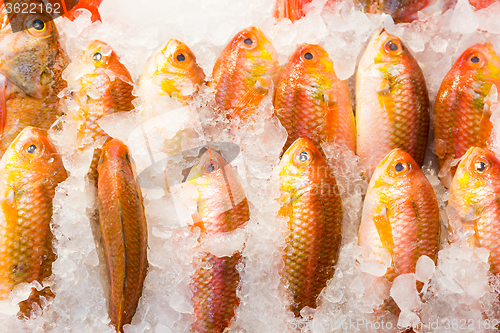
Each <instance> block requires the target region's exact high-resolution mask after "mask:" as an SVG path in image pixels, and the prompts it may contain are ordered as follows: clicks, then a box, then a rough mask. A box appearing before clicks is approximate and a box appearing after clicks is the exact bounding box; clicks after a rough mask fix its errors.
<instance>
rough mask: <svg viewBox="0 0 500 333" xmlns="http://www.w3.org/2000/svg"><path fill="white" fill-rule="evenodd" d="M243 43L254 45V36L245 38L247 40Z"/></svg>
mask: <svg viewBox="0 0 500 333" xmlns="http://www.w3.org/2000/svg"><path fill="white" fill-rule="evenodd" d="M243 43H245V44H246V45H252V44H253V40H252V38H245V40H244V41H243Z"/></svg>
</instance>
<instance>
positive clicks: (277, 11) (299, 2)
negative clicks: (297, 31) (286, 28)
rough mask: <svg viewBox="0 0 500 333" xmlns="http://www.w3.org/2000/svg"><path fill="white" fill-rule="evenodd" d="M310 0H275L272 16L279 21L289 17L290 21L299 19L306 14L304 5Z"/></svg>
mask: <svg viewBox="0 0 500 333" xmlns="http://www.w3.org/2000/svg"><path fill="white" fill-rule="evenodd" d="M311 1H312V0H276V5H275V7H274V13H273V15H274V18H276V20H278V21H280V20H282V19H285V18H287V19H289V20H290V21H292V22H295V21H297V20H300V19H301V18H302V17H304V16H305V15H306V13H305V11H304V6H305V5H307V4H308V3H310V2H311Z"/></svg>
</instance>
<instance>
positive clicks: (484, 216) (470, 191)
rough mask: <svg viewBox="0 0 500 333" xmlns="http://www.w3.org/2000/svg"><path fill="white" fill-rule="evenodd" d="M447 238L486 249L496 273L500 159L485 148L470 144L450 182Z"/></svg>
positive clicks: (499, 232) (499, 270)
mask: <svg viewBox="0 0 500 333" xmlns="http://www.w3.org/2000/svg"><path fill="white" fill-rule="evenodd" d="M447 213H448V216H449V217H450V220H449V221H450V228H449V230H450V242H451V243H453V244H463V245H464V246H466V247H471V248H476V247H481V248H485V249H487V250H488V251H489V252H490V256H489V262H490V265H491V266H490V271H491V272H492V273H493V274H498V273H500V249H499V248H498V243H499V236H500V226H499V225H498V219H499V216H500V161H499V160H498V158H496V157H495V155H494V154H493V152H491V151H490V150H488V149H486V148H480V147H471V148H469V150H467V152H466V153H465V155H464V156H463V157H462V159H461V161H460V164H459V165H458V167H457V170H456V173H455V175H454V177H453V181H452V183H451V186H450V198H449V200H448V207H447Z"/></svg>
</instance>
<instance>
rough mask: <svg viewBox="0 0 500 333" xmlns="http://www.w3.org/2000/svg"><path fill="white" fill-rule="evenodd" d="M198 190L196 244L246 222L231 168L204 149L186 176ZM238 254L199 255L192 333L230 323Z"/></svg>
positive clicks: (235, 304)
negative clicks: (194, 317) (199, 234)
mask: <svg viewBox="0 0 500 333" xmlns="http://www.w3.org/2000/svg"><path fill="white" fill-rule="evenodd" d="M187 180H188V182H189V183H191V184H192V185H194V186H195V188H196V189H197V191H198V195H197V199H196V202H197V206H198V211H197V213H196V217H195V226H197V227H200V229H201V236H200V242H201V243H203V241H204V239H207V238H209V237H210V236H213V235H221V234H224V233H227V232H230V231H234V230H236V229H238V228H242V227H243V226H244V225H245V224H246V222H247V221H248V220H249V219H250V211H249V207H248V201H247V199H246V196H245V192H244V191H243V187H242V186H241V184H240V183H239V181H238V179H237V178H236V175H235V174H234V173H233V171H232V170H231V167H230V166H229V165H228V164H227V163H226V161H225V160H224V158H223V157H222V156H221V155H219V154H218V153H217V152H215V151H213V150H210V149H209V150H207V151H206V152H205V153H203V155H202V156H201V158H200V160H199V161H198V162H197V163H196V164H195V165H194V166H193V168H192V169H191V171H190V172H189V175H188V177H187ZM240 260H241V253H240V252H236V253H235V254H233V255H230V256H227V257H218V256H215V255H213V254H210V253H204V254H202V257H201V258H200V260H199V262H198V263H197V267H196V273H195V276H194V277H193V280H192V283H191V285H192V290H193V304H194V311H195V314H196V321H195V323H194V324H193V326H192V329H193V331H194V332H197V333H201V332H204V333H205V332H206V333H208V332H210V333H222V332H223V331H224V330H225V329H226V328H227V327H229V324H230V322H231V319H232V318H233V316H234V312H235V309H236V308H237V307H238V304H239V299H238V297H237V295H236V288H237V287H238V284H239V281H240V275H239V273H238V270H237V269H236V265H237V264H238V263H239V262H240Z"/></svg>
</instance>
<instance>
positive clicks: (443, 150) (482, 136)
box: [434, 43, 500, 186]
mask: <svg viewBox="0 0 500 333" xmlns="http://www.w3.org/2000/svg"><path fill="white" fill-rule="evenodd" d="M492 89H493V91H494V92H495V93H496V92H497V91H500V60H499V59H498V56H497V54H496V53H495V51H494V50H493V46H492V45H491V44H490V43H485V44H481V43H477V44H475V45H473V46H471V47H469V48H468V49H466V50H465V51H464V52H463V53H462V54H461V55H460V57H459V58H458V59H457V60H456V61H455V63H454V64H453V67H452V68H451V69H450V71H449V72H448V73H447V74H446V76H445V77H444V79H443V82H442V83H441V86H440V87H439V91H438V93H437V96H436V102H435V105H434V149H435V151H436V155H437V158H438V163H439V168H440V169H441V170H444V171H446V170H447V169H450V166H451V164H452V163H453V160H455V159H458V158H460V157H462V156H463V155H464V154H465V153H466V152H467V150H468V149H469V148H471V147H481V148H486V147H487V145H488V142H489V140H490V139H491V138H490V137H491V131H492V123H491V121H490V116H491V108H490V107H491V105H492V103H494V102H497V101H498V98H493V100H490V99H489V98H488V96H489V94H490V92H492ZM454 170H455V168H452V169H451V174H445V175H443V178H444V179H443V182H444V183H445V185H446V186H449V183H450V181H451V177H452V176H453V173H454Z"/></svg>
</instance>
